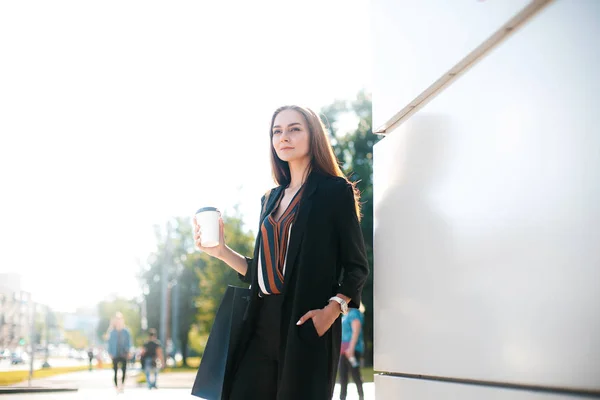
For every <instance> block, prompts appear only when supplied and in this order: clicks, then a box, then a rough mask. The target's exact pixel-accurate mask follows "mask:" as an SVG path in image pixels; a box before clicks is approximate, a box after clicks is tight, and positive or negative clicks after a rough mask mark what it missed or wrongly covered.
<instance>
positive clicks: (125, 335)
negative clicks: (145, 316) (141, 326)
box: [107, 312, 131, 392]
mask: <svg viewBox="0 0 600 400" xmlns="http://www.w3.org/2000/svg"><path fill="white" fill-rule="evenodd" d="M107 335H108V354H109V355H110V357H111V358H112V362H113V370H114V372H115V374H114V383H115V388H116V389H117V392H123V389H124V385H125V374H126V372H127V360H128V359H129V348H130V347H131V333H130V332H129V329H127V327H126V326H125V319H124V318H123V314H121V313H120V312H117V313H116V314H115V317H114V318H113V321H112V323H111V326H110V328H109V331H108V332H107ZM119 364H121V370H122V374H121V385H119V381H118V379H117V372H118V370H119Z"/></svg>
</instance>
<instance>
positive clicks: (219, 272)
mask: <svg viewBox="0 0 600 400" xmlns="http://www.w3.org/2000/svg"><path fill="white" fill-rule="evenodd" d="M224 223H225V241H226V243H227V245H228V246H229V247H231V248H233V249H235V250H236V251H237V252H238V253H240V254H245V255H251V254H252V251H253V249H254V234H253V233H252V232H250V231H246V230H244V227H243V221H242V218H241V216H240V214H239V212H238V211H237V209H236V212H235V215H233V216H226V217H225V218H224ZM200 259H201V261H202V262H201V263H200V265H201V268H199V270H198V276H199V283H200V294H199V296H198V298H197V304H198V314H197V322H198V328H199V332H200V333H208V332H210V329H211V328H212V324H213V321H214V318H215V314H216V312H217V307H218V306H219V304H220V302H221V298H222V297H223V295H224V294H225V289H227V285H236V286H243V285H244V284H243V283H242V282H241V281H240V280H239V279H238V276H237V273H236V272H235V271H234V270H233V269H231V268H229V266H227V264H225V263H224V262H222V261H220V260H218V259H216V258H212V257H210V256H208V255H206V254H201V255H200Z"/></svg>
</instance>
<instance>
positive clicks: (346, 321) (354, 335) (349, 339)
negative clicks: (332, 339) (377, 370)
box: [339, 304, 365, 400]
mask: <svg viewBox="0 0 600 400" xmlns="http://www.w3.org/2000/svg"><path fill="white" fill-rule="evenodd" d="M363 313H364V306H363V305H362V304H361V305H360V307H359V308H358V310H357V309H354V308H353V309H352V310H350V311H348V314H346V315H344V316H343V317H342V356H341V357H340V370H339V374H340V386H341V390H340V400H346V395H347V393H348V372H351V373H352V379H353V380H354V383H355V384H356V391H357V392H358V398H359V400H364V398H365V395H364V392H363V381H362V376H361V375H360V363H359V360H360V358H361V356H362V355H363V354H364V351H365V343H364V339H363V329H362V327H363V323H364V316H363Z"/></svg>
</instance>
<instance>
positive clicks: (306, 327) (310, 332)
mask: <svg viewBox="0 0 600 400" xmlns="http://www.w3.org/2000/svg"><path fill="white" fill-rule="evenodd" d="M296 328H297V329H298V336H300V339H302V340H304V341H306V342H308V343H317V342H318V341H319V339H321V338H322V337H320V336H319V334H318V333H317V329H316V328H315V324H314V323H313V320H312V318H310V319H308V320H306V322H304V323H303V324H302V325H300V326H296Z"/></svg>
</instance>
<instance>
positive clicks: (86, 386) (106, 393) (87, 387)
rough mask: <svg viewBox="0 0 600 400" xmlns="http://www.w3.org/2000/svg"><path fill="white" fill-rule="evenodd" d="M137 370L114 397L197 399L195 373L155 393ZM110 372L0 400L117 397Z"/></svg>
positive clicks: (163, 379)
mask: <svg viewBox="0 0 600 400" xmlns="http://www.w3.org/2000/svg"><path fill="white" fill-rule="evenodd" d="M139 373H141V371H140V370H137V369H134V370H132V371H127V380H126V381H125V393H124V394H123V395H119V396H118V398H119V399H122V400H126V399H138V398H139V399H165V400H168V399H171V398H178V399H190V400H192V399H196V400H199V399H200V398H198V397H194V396H192V395H191V391H192V386H193V384H194V378H195V377H196V372H171V373H162V374H159V376H158V384H157V386H158V390H148V389H147V388H146V384H138V383H137V375H138V374H139ZM112 377H113V371H111V370H97V371H92V372H89V371H82V372H73V373H68V374H63V375H56V376H53V377H49V378H43V379H34V380H33V381H32V386H38V387H45V388H61V387H71V388H77V389H78V391H77V392H61V393H43V394H34V393H22V394H3V395H1V396H0V400H24V399H40V400H41V399H44V400H59V399H65V400H69V399H73V400H83V399H89V400H96V399H98V400H100V399H106V398H112V397H115V396H117V395H116V393H115V389H114V387H113V383H112ZM27 386H28V383H27V382H21V383H19V384H18V385H14V386H13V387H22V388H23V389H25V388H27ZM339 391H340V386H339V385H336V387H335V392H334V395H333V400H337V399H339ZM364 392H365V400H374V399H375V385H374V384H373V383H366V384H364ZM347 400H358V394H357V392H356V386H355V385H354V383H350V384H349V385H348V397H347Z"/></svg>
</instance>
